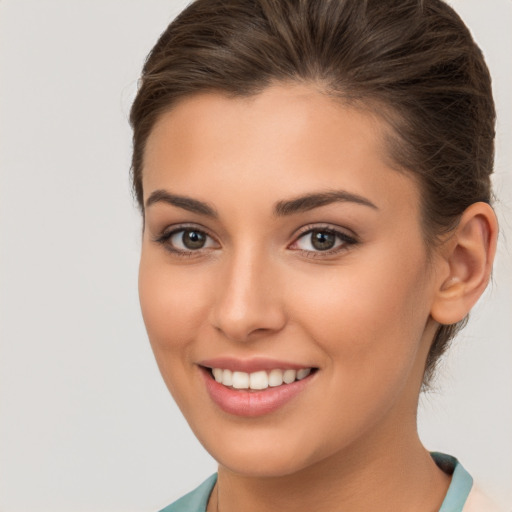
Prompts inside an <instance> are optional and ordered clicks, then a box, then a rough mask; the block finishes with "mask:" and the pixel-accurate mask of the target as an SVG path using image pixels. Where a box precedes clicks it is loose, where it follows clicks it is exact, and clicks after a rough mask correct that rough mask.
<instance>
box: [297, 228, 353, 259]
mask: <svg viewBox="0 0 512 512" xmlns="http://www.w3.org/2000/svg"><path fill="white" fill-rule="evenodd" d="M357 243H358V242H357V240H356V239H355V238H354V237H351V236H349V235H347V234H346V233H344V232H342V231H338V230H336V229H331V228H324V227H318V228H313V229H310V230H309V231H306V232H305V233H303V234H302V235H301V236H299V237H298V238H297V240H296V241H295V242H294V243H293V244H292V245H291V246H290V249H294V250H297V249H298V250H300V251H302V252H304V253H310V254H315V253H316V254H319V253H322V252H325V253H326V254H333V253H335V252H338V251H341V250H343V249H347V248H348V247H349V246H351V245H354V244H357Z"/></svg>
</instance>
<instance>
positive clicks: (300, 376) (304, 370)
mask: <svg viewBox="0 0 512 512" xmlns="http://www.w3.org/2000/svg"><path fill="white" fill-rule="evenodd" d="M310 373H311V368H302V369H301V370H298V371H297V380H302V379H305V378H306V377H307V376H308V375H309V374H310Z"/></svg>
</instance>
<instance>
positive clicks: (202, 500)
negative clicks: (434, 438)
mask: <svg viewBox="0 0 512 512" xmlns="http://www.w3.org/2000/svg"><path fill="white" fill-rule="evenodd" d="M431 455H432V458H433V459H434V460H435V461H436V464H437V465H438V466H439V467H440V468H441V469H442V470H443V471H444V472H445V473H448V474H452V481H451V483H450V487H449V488H448V492H447V493H446V496H445V498H444V501H443V504H442V505H441V508H440V509H439V512H462V508H463V507H464V503H466V500H467V498H468V495H469V491H471V487H472V486H473V478H471V475H470V474H469V473H468V472H467V471H466V470H465V469H464V468H463V467H462V465H461V464H460V462H459V461H458V460H457V459H456V458H455V457H452V456H450V455H445V454H444V453H438V452H433V453H432V454H431ZM216 481H217V474H216V473H215V474H214V475H212V476H211V477H210V478H208V479H207V480H205V481H204V482H203V483H202V484H201V485H200V486H199V487H198V488H197V489H195V490H194V491H192V492H189V493H188V494H186V495H185V496H183V497H182V498H180V499H179V500H178V501H175V502H174V503H172V504H171V505H169V506H168V507H165V508H164V509H162V510H161V511H160V512H206V505H207V504H208V499H209V498H210V494H211V492H212V490H213V486H214V485H215V482H216Z"/></svg>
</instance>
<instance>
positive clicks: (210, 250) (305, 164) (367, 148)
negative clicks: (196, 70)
mask: <svg viewBox="0 0 512 512" xmlns="http://www.w3.org/2000/svg"><path fill="white" fill-rule="evenodd" d="M384 134H385V126H384V125H383V124H382V123H381V121H379V119H378V118H377V117H375V116H372V115H371V114H369V113H365V112H362V111H357V110H355V109H352V108H348V107H346V106H343V105H342V104H340V103H338V102H335V101H334V100H332V99H330V98H328V97H327V96H325V95H322V94H321V93H319V92H317V91H315V90H314V89H313V88H309V87H306V86H291V85H280V86H277V85H276V86H272V87H270V88H268V89H266V90H265V91H263V92H262V93H260V94H258V95H256V96H253V97H250V98H236V99H233V98H227V97H225V96H223V95H220V94H213V93H212V94H203V95H198V96H195V97H192V98H188V99H186V100H183V101H182V102H181V103H179V104H178V105H177V106H176V107H175V108H174V109H173V110H172V111H170V112H168V113H166V114H164V115H163V116H162V117H161V119H160V120H159V122H158V123H157V124H156V126H155V127H154V129H153V131H152V133H151V135H150V137H149V139H148V143H147V147H146V152H145V163H144V170H143V187H144V200H145V205H146V207H145V226H144V235H143V243H142V257H141V262H140V279H139V292H140V301H141V306H142V312H143V316H144V321H145V324H146V327H147V331H148V335H149V339H150V341H151V345H152V348H153V351H154V354H155V357H156V360H157V362H158V365H159V368H160V371H161V373H162V376H163V378H164V380H165V383H166V384H167V386H168V388H169V390H170V392H171V393H172V395H173V397H174V399H175V400H176V402H177V404H178V405H179V407H180V409H181V411H182V412H183V414H184V415H185V417H186V419H187V420H188V422H189V424H190V426H191V427H192V429H193V430H194V432H195V434H196V435H197V437H198V438H199V440H200V441H201V442H202V443H203V445H204V446H205V447H206V449H207V450H208V451H209V452H210V453H211V454H212V455H213V457H214V458H216V459H217V460H218V461H219V463H220V464H221V465H222V466H223V467H225V468H229V469H230V470H232V471H235V472H238V473H240V474H245V475H265V476H278V475H287V474H292V473H295V472H298V471H301V470H306V469H307V468H311V467H313V466H315V465H319V464H322V462H326V461H337V460H341V459H342V458H343V457H348V456H350V455H351V454H352V453H357V454H362V453H364V452H365V450H366V451H369V450H370V449H371V451H372V452H373V453H375V452H377V451H378V448H379V447H380V446H384V445H386V446H387V447H389V444H388V443H389V442H392V441H393V439H394V440H395V441H396V439H395V438H402V437H404V436H407V435H408V433H409V430H410V429H415V411H416V403H417V398H418V393H419V387H420V384H421V379H422V374H423V368H424V363H425V358H426V355H427V352H428V347H429V343H430V341H431V337H432V334H433V327H432V326H431V325H430V321H429V312H430V306H431V302H432V296H433V283H432V279H431V278H430V277H429V276H431V274H432V269H431V268H430V267H429V265H428V264H427V257H426V249H425V244H424V240H423V237H422V232H421V228H420V215H419V191H418V189H417V186H416V185H415V183H414V182H413V180H412V179H410V178H409V177H408V176H407V175H406V174H404V173H399V172H397V171H396V170H393V169H392V168H391V167H390V164H389V163H388V159H387V156H386V151H385V146H384V142H383V140H384ZM216 379H217V380H216ZM283 379H284V382H283Z"/></svg>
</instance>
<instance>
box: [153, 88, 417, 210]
mask: <svg viewBox="0 0 512 512" xmlns="http://www.w3.org/2000/svg"><path fill="white" fill-rule="evenodd" d="M387 133H388V126H387V125H386V124H385V123H384V122H383V121H382V120H381V119H380V118H379V117H378V116H377V115H375V114H373V113H372V112H370V111H363V110H361V109H356V108H353V107H349V106H347V105H344V104H343V103H341V102H339V101H337V100H334V99H332V98H331V97H329V96H328V95H326V94H323V93H321V92H320V91H318V90H316V89H314V88H313V87H309V86H299V85H276V86H272V87H269V88H267V89H265V90H264V91H263V92H261V93H259V94H257V95H254V96H250V97H237V98H232V97H228V96H226V95H223V94H220V93H207V94H199V95H196V96H192V97H189V98H186V99H184V100H182V101H181V102H179V103H178V104H177V105H176V106H175V107H174V108H173V109H172V110H170V111H169V112H167V113H165V114H163V115H162V116H161V118H160V119H159V120H158V122H157V123H156V125H155V127H154V128H153V131H152V132H151V134H150V136H149V138H148V141H147V145H146V151H145V159H144V169H143V185H144V193H145V198H147V197H148V195H149V194H150V193H151V191H152V190H155V189H158V188H166V187H168V188H171V189H172V190H173V191H176V192H178V193H186V194H187V195H190V193H191V190H193V192H194V194H195V195H198V196H202V197H203V198H204V199H208V200H210V199H211V196H212V192H213V191H212V188H211V187H212V185H214V186H215V187H216V192H217V193H220V189H221V188H222V187H224V188H226V189H229V190H230V192H232V193H235V194H236V195H237V196H239V195H240V194H241V193H242V192H243V191H244V190H250V191H252V193H253V194H254V195H258V194H259V197H261V198H262V199H263V198H267V199H270V198H271V196H272V195H273V194H274V195H275V198H274V199H276V200H278V199H280V198H281V197H282V196H286V197H289V196H293V195H300V194H302V193H305V192H309V191H311V189H312V188H313V189H315V190H318V189H331V188H343V189H347V190H349V191H350V192H352V193H354V194H360V195H365V196H369V195H370V196H372V197H373V198H375V199H377V198H378V201H379V202H380V203H386V202H390V201H396V196H397V194H398V195H402V196H403V194H404V193H406V194H408V195H411V194H413V195H414V194H417V193H418V191H417V190H416V186H415V184H414V183H413V181H412V179H410V178H409V177H408V176H407V175H404V174H403V173H399V172H397V171H396V170H394V169H393V168H391V165H390V163H389V158H388V155H387V151H386V144H385V140H386V134H387ZM228 197H229V195H228Z"/></svg>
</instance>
